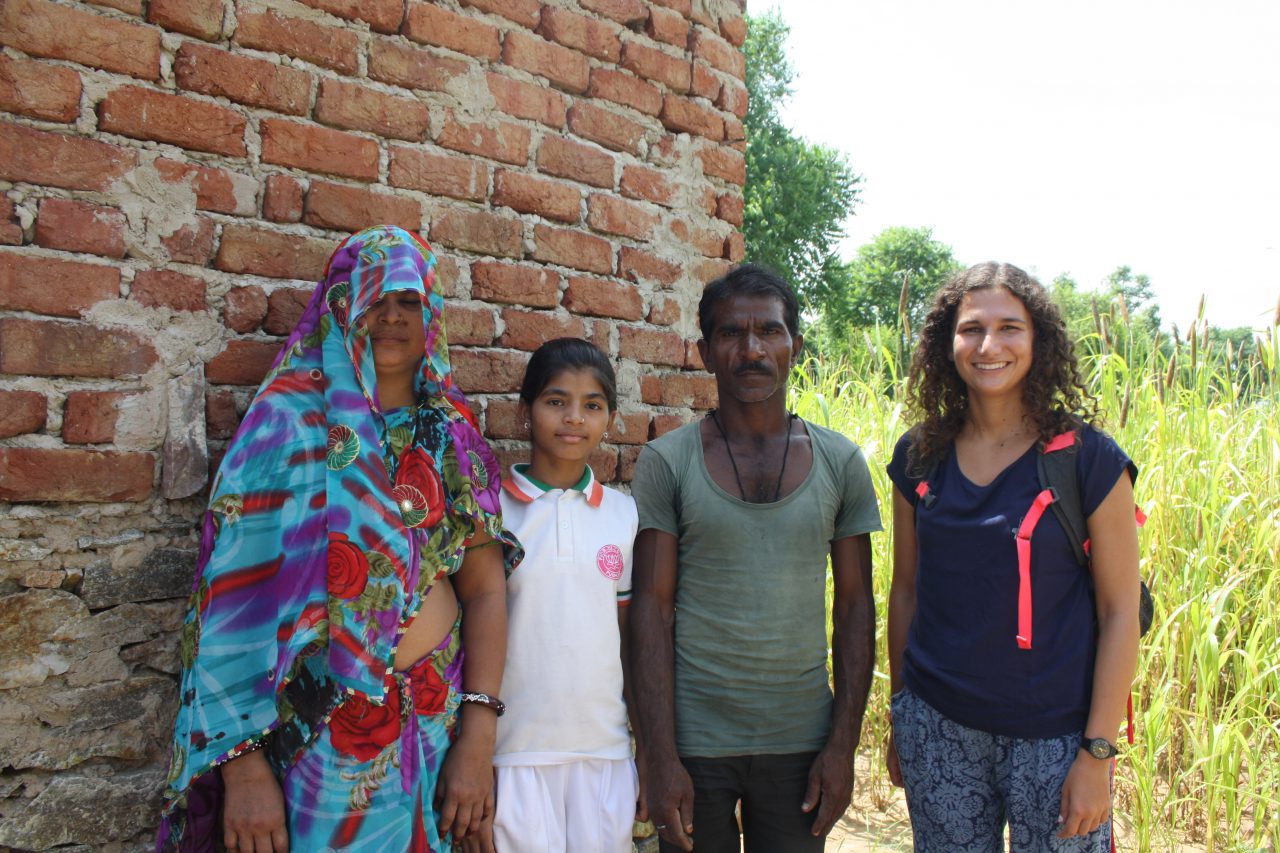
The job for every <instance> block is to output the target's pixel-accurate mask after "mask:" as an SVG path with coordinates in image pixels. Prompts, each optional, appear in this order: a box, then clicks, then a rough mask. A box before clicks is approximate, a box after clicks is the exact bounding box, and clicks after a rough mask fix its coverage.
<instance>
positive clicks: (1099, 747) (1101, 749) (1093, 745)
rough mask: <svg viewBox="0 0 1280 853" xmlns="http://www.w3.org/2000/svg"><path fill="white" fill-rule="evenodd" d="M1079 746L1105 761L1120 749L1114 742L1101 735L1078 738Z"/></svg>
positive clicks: (1115, 754)
mask: <svg viewBox="0 0 1280 853" xmlns="http://www.w3.org/2000/svg"><path fill="white" fill-rule="evenodd" d="M1080 748H1081V749H1083V750H1084V751H1085V752H1087V753H1089V754H1090V755H1092V756H1093V757H1094V758H1096V759H1098V760H1099V761H1105V760H1106V759H1108V758H1115V757H1116V756H1117V755H1119V754H1120V750H1118V749H1116V745H1115V744H1114V743H1112V742H1111V741H1109V740H1107V739H1106V738H1101V737H1082V738H1080Z"/></svg>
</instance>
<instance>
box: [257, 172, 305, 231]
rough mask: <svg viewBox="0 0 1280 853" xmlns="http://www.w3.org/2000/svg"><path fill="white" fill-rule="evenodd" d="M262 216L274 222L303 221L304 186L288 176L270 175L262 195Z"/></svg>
mask: <svg viewBox="0 0 1280 853" xmlns="http://www.w3.org/2000/svg"><path fill="white" fill-rule="evenodd" d="M262 215H263V216H264V217H266V218H267V219H268V220H270V221H272V222H299V221H301V220H302V184H301V183H299V182H298V181H296V180H294V179H293V178H291V177H289V176H288V175H268V176H267V182H266V188H265V189H264V190H263V193H262Z"/></svg>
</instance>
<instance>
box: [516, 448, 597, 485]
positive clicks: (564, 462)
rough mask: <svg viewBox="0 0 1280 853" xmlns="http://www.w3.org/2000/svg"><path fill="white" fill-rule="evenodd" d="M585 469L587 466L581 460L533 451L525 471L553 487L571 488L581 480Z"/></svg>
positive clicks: (540, 481)
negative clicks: (559, 457)
mask: <svg viewBox="0 0 1280 853" xmlns="http://www.w3.org/2000/svg"><path fill="white" fill-rule="evenodd" d="M586 470H587V466H586V465H585V464H584V463H582V462H578V461H576V460H572V459H558V458H555V457H550V456H547V455H546V454H543V453H535V454H534V455H533V456H532V457H530V459H529V467H528V469H527V470H526V472H525V473H526V474H528V475H529V476H530V477H532V478H533V479H535V480H537V481H538V482H539V483H543V484H545V485H547V486H550V487H551V488H553V489H572V488H573V487H574V486H576V485H578V483H579V482H580V481H581V480H582V475H583V474H584V473H586Z"/></svg>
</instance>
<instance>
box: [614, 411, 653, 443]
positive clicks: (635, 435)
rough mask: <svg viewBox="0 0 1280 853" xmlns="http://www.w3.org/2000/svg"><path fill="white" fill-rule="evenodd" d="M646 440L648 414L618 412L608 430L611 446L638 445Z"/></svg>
mask: <svg viewBox="0 0 1280 853" xmlns="http://www.w3.org/2000/svg"><path fill="white" fill-rule="evenodd" d="M648 438H649V413H648V412H618V414H617V415H616V417H615V418H614V422H613V426H611V427H610V428H609V441H610V442H611V443H613V444H625V445H640V444H644V443H645V441H647V440H648Z"/></svg>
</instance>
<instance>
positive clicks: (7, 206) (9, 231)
mask: <svg viewBox="0 0 1280 853" xmlns="http://www.w3.org/2000/svg"><path fill="white" fill-rule="evenodd" d="M22 238H23V235H22V224H21V223H20V222H18V216H17V213H16V211H15V210H14V208H13V200H12V199H10V198H8V197H6V196H0V243H3V244H4V245H6V246H20V245H22Z"/></svg>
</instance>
